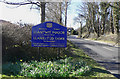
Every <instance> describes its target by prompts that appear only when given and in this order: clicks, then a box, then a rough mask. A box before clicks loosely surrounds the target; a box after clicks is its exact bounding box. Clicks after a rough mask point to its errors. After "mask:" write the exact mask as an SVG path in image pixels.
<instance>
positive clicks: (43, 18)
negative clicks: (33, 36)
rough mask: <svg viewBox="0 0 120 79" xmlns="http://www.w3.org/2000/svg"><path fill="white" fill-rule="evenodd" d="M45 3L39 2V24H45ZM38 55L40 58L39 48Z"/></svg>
mask: <svg viewBox="0 0 120 79" xmlns="http://www.w3.org/2000/svg"><path fill="white" fill-rule="evenodd" d="M45 4H46V3H45V2H41V23H43V22H45ZM38 55H39V56H40V47H38Z"/></svg>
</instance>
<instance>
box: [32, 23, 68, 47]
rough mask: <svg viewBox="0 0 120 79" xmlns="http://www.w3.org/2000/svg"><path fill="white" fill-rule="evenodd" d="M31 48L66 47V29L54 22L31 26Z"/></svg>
mask: <svg viewBox="0 0 120 79" xmlns="http://www.w3.org/2000/svg"><path fill="white" fill-rule="evenodd" d="M32 47H67V28H66V27H64V26H62V25H60V24H57V23H54V22H44V23H41V24H38V25H36V26H33V27H32Z"/></svg>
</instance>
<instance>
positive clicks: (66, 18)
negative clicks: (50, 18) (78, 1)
mask: <svg viewBox="0 0 120 79" xmlns="http://www.w3.org/2000/svg"><path fill="white" fill-rule="evenodd" d="M67 4H68V2H65V27H67Z"/></svg>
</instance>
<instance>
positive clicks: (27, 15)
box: [0, 3, 40, 24]
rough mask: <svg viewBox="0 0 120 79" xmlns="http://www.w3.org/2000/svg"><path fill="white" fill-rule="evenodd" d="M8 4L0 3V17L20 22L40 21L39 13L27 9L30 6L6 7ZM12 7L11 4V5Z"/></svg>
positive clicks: (36, 22)
mask: <svg viewBox="0 0 120 79" xmlns="http://www.w3.org/2000/svg"><path fill="white" fill-rule="evenodd" d="M8 6H9V7H10V5H6V4H3V3H0V19H3V20H7V21H11V22H14V23H16V22H19V21H20V20H22V22H25V23H32V24H38V23H40V14H39V13H38V12H37V11H35V10H31V11H30V9H29V7H30V6H28V5H25V6H21V7H18V8H12V9H11V8H8ZM12 7H13V6H12Z"/></svg>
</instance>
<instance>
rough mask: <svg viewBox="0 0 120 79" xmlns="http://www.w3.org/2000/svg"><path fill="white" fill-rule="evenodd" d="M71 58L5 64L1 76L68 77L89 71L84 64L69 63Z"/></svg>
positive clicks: (89, 68) (88, 67) (81, 62)
mask: <svg viewBox="0 0 120 79" xmlns="http://www.w3.org/2000/svg"><path fill="white" fill-rule="evenodd" d="M71 60H72V58H71V57H69V58H66V59H60V60H56V61H53V62H52V61H42V62H39V61H30V62H21V63H20V62H19V63H18V62H17V63H7V64H5V65H4V66H3V74H7V75H14V76H24V77H70V76H81V75H85V73H86V72H88V71H90V70H91V67H90V66H87V65H86V64H85V62H83V61H80V62H71Z"/></svg>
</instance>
